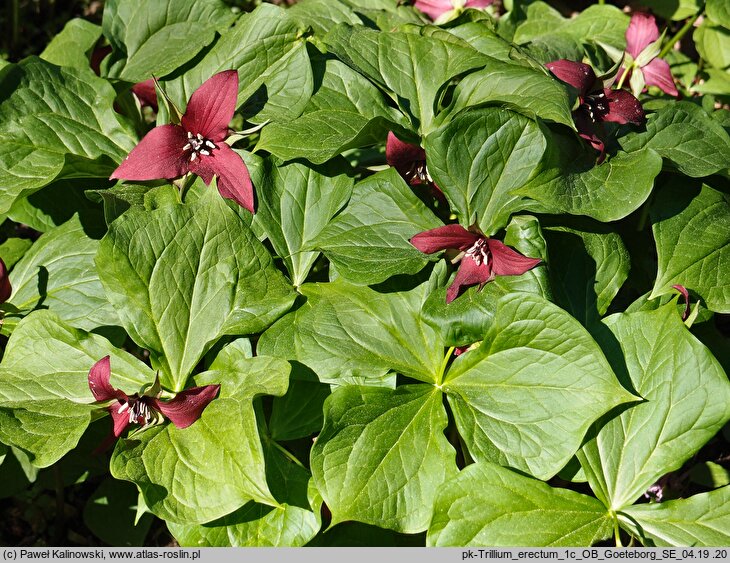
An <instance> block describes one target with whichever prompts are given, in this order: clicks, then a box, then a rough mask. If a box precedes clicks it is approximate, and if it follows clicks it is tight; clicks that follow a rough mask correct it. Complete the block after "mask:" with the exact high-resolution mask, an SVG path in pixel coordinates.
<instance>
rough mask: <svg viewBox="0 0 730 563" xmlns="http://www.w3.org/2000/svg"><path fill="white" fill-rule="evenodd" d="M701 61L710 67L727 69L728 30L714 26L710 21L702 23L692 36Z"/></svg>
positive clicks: (728, 57)
mask: <svg viewBox="0 0 730 563" xmlns="http://www.w3.org/2000/svg"><path fill="white" fill-rule="evenodd" d="M692 39H694V42H695V45H696V46H697V50H698V51H699V53H700V56H701V57H702V59H704V60H705V61H707V62H708V63H709V64H710V66H713V67H715V68H718V69H727V67H729V66H730V29H728V28H726V27H724V26H721V25H715V24H714V22H713V21H712V20H705V21H704V22H702V25H700V26H699V27H698V28H697V29H696V30H695V32H694V34H693V35H692Z"/></svg>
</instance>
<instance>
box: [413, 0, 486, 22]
mask: <svg viewBox="0 0 730 563" xmlns="http://www.w3.org/2000/svg"><path fill="white" fill-rule="evenodd" d="M493 3H494V0H416V2H415V3H414V6H415V7H416V8H418V9H419V10H421V11H422V12H423V13H424V14H426V15H427V16H428V17H430V18H431V19H432V20H434V21H435V22H437V23H441V22H443V21H444V20H449V19H451V18H452V17H453V16H456V15H458V14H459V12H461V10H463V9H464V8H486V7H487V6H491V5H492V4H493Z"/></svg>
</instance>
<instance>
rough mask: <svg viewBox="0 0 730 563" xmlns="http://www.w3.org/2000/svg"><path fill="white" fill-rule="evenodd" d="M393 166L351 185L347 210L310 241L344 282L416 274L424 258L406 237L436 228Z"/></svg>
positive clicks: (433, 218) (437, 222) (435, 221)
mask: <svg viewBox="0 0 730 563" xmlns="http://www.w3.org/2000/svg"><path fill="white" fill-rule="evenodd" d="M441 225H442V223H441V221H440V220H439V219H438V218H437V217H436V216H435V215H434V214H433V213H432V212H431V211H430V210H429V209H428V208H427V207H426V206H425V205H424V204H423V203H422V202H421V200H420V199H418V197H417V196H416V195H415V194H414V193H413V190H412V189H411V188H410V187H409V186H407V185H406V183H405V182H404V181H403V179H402V178H401V177H400V176H399V175H398V172H396V170H395V168H390V169H388V170H386V171H383V172H380V173H378V174H375V175H374V176H370V177H368V178H366V179H365V180H363V181H361V182H359V183H358V184H357V185H355V188H354V190H353V192H352V198H351V199H350V203H349V204H348V205H347V207H346V208H345V209H344V210H343V211H342V213H340V214H339V215H338V216H337V217H335V219H334V220H333V221H331V222H330V223H329V225H327V226H326V227H325V228H324V229H323V230H322V231H321V232H320V233H319V235H318V236H317V237H316V238H315V239H314V241H312V243H311V246H312V247H313V248H317V249H319V250H321V251H322V252H324V254H325V255H326V256H327V258H328V259H329V260H330V262H331V263H332V264H334V266H335V267H336V268H337V272H338V274H340V275H341V276H342V277H343V278H344V279H346V280H347V281H350V282H353V283H357V284H367V285H372V284H376V283H380V282H382V281H385V280H386V279H388V278H389V277H391V276H393V275H395V274H415V273H416V272H419V271H420V270H422V269H423V267H424V266H425V265H426V263H427V262H428V256H427V255H425V254H423V253H422V252H420V251H419V250H417V249H416V248H415V247H414V246H413V245H412V244H411V243H410V242H409V240H410V238H411V237H412V236H414V235H416V234H418V233H420V232H423V231H427V230H429V229H434V228H436V227H439V226H441Z"/></svg>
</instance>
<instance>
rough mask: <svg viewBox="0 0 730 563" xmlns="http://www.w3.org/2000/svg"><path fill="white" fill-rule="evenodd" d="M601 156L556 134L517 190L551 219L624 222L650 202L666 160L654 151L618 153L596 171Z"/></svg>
mask: <svg viewBox="0 0 730 563" xmlns="http://www.w3.org/2000/svg"><path fill="white" fill-rule="evenodd" d="M595 162H596V151H594V150H593V149H591V148H589V147H587V146H585V144H584V143H583V141H580V140H578V139H577V138H576V137H574V136H571V137H567V136H564V135H562V134H557V133H554V132H552V133H551V135H550V142H549V143H548V150H547V151H546V152H545V156H544V158H543V160H542V162H541V163H540V165H539V167H537V170H535V174H534V175H533V177H532V178H531V180H530V182H529V183H527V185H525V186H524V187H522V188H519V189H518V190H516V193H515V195H513V197H518V195H517V194H520V195H523V196H528V197H531V198H533V199H535V200H537V201H539V202H540V203H542V204H543V205H545V206H547V208H548V209H550V210H551V212H552V213H570V214H573V215H588V216H589V217H593V218H594V219H597V220H599V221H603V222H608V221H616V220H618V219H622V218H624V217H626V216H627V215H629V214H630V213H631V212H633V211H635V210H636V209H638V208H639V206H640V205H641V204H642V203H644V201H646V198H648V197H649V194H650V193H651V190H652V187H653V186H654V178H655V177H656V176H657V174H659V172H660V171H661V168H662V159H661V158H660V157H659V155H658V154H657V153H656V152H654V151H653V150H638V151H636V152H631V153H628V154H627V153H624V152H619V153H617V154H616V155H614V156H610V157H608V158H607V159H606V161H604V162H603V163H601V164H598V165H596V163H595Z"/></svg>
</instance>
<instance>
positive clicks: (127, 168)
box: [110, 70, 254, 213]
mask: <svg viewBox="0 0 730 563" xmlns="http://www.w3.org/2000/svg"><path fill="white" fill-rule="evenodd" d="M237 96H238V73H237V72H236V71H235V70H226V71H224V72H219V73H218V74H216V75H214V76H212V77H211V78H209V79H208V80H206V81H205V82H204V83H203V85H202V86H200V88H198V89H197V90H196V91H195V92H193V95H192V96H191V97H190V101H189V102H188V107H187V109H186V110H185V114H184V115H183V116H182V119H181V123H180V125H174V124H172V123H170V124H168V125H160V126H158V127H155V128H154V129H152V131H150V132H149V133H147V135H145V137H144V138H143V139H142V140H141V141H140V143H139V144H138V145H137V146H136V147H135V148H134V149H132V152H130V153H129V155H128V156H127V158H126V159H125V160H124V162H122V164H120V165H119V168H117V169H116V170H115V171H114V173H113V174H112V175H111V178H110V179H116V178H119V179H124V180H158V179H160V178H165V179H168V180H172V179H174V178H179V177H181V176H184V175H185V174H187V173H188V172H192V173H193V174H197V175H198V176H200V177H201V178H202V179H203V181H204V182H205V183H206V184H210V182H211V180H212V179H213V176H214V175H215V176H217V177H218V191H219V192H220V194H221V195H222V196H223V197H225V198H228V199H232V200H234V201H236V202H237V203H238V204H239V205H240V206H241V207H243V208H245V209H248V210H249V211H250V212H251V213H253V211H254V205H253V204H254V202H253V186H252V184H251V177H250V176H249V173H248V168H246V164H245V163H244V162H243V160H241V157H240V156H238V155H237V154H236V153H235V152H234V151H233V149H231V147H229V146H228V145H227V144H226V143H225V142H224V141H225V139H226V137H228V123H229V122H230V121H231V119H232V118H233V113H234V112H235V111H236V99H237Z"/></svg>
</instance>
